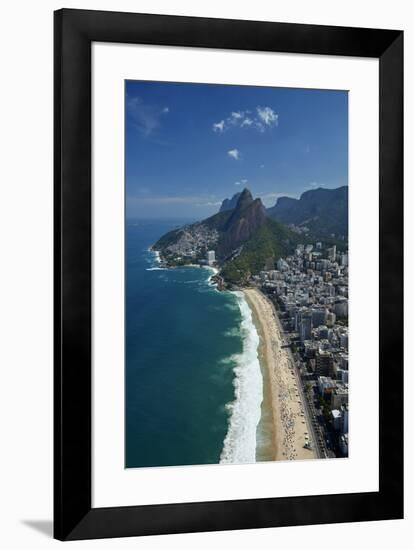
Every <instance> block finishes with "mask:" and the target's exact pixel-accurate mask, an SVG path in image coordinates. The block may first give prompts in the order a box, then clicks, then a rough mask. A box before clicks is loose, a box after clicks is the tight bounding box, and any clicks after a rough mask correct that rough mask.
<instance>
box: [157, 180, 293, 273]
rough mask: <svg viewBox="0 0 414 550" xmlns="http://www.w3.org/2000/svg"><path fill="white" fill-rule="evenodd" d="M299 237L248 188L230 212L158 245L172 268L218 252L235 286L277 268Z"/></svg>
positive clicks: (171, 234)
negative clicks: (271, 213)
mask: <svg viewBox="0 0 414 550" xmlns="http://www.w3.org/2000/svg"><path fill="white" fill-rule="evenodd" d="M297 242H298V236H297V235H296V234H295V233H294V232H292V231H290V230H289V229H288V228H287V227H285V226H283V225H282V224H280V223H278V222H276V221H274V220H272V219H270V218H269V217H268V216H267V213H266V208H265V207H264V206H263V203H262V201H261V200H260V199H259V198H258V199H253V197H252V194H251V193H250V191H249V190H248V189H244V190H243V192H242V193H240V194H239V196H238V197H237V199H236V201H235V206H234V208H232V209H229V210H221V211H220V212H218V213H217V214H215V215H214V216H211V217H210V218H207V219H205V220H203V221H201V222H197V223H194V224H191V225H186V226H184V227H181V228H179V229H175V230H173V231H170V232H169V233H167V234H166V235H164V236H163V237H161V239H159V240H158V241H157V242H156V243H155V244H154V245H153V247H152V248H153V249H154V250H158V251H159V252H160V253H161V256H162V258H163V259H164V261H165V262H166V263H167V264H168V265H180V264H182V263H188V262H189V261H194V260H198V259H200V258H204V257H205V254H206V251H207V250H215V252H216V257H217V260H218V262H219V263H220V265H221V266H222V274H223V275H224V277H225V279H226V280H227V281H229V282H232V283H240V282H244V281H245V280H246V279H247V278H248V277H249V276H250V275H251V274H252V273H257V271H259V270H261V269H263V267H265V265H269V266H271V267H273V265H274V262H275V261H276V260H277V259H278V258H279V257H281V256H282V255H285V254H288V253H289V252H291V251H292V250H293V247H294V246H295V244H297Z"/></svg>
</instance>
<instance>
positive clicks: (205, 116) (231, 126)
mask: <svg viewBox="0 0 414 550" xmlns="http://www.w3.org/2000/svg"><path fill="white" fill-rule="evenodd" d="M125 92H126V97H125V103H126V210H127V217H128V218H137V217H139V218H169V219H174V218H177V219H178V218H188V219H203V218H205V217H207V216H210V215H212V214H214V213H215V212H217V211H218V208H219V206H220V203H221V201H222V200H223V199H224V198H226V197H231V196H232V195H233V194H234V193H237V192H238V191H241V190H242V189H243V188H244V187H248V188H249V189H250V190H251V191H252V193H253V195H254V196H255V197H261V198H262V200H263V202H264V204H265V205H266V206H272V205H273V204H275V202H276V200H277V198H278V197H279V196H291V197H299V196H300V194H301V193H303V192H304V191H307V190H309V189H313V188H316V187H326V188H335V187H339V186H341V185H347V183H348V95H347V92H342V91H326V90H304V89H290V88H264V87H251V86H224V85H208V84H179V83H163V82H141V81H127V82H126V90H125Z"/></svg>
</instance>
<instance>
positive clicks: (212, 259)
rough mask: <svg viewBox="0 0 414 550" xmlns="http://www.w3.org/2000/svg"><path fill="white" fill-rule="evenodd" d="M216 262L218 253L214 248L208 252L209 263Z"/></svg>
mask: <svg viewBox="0 0 414 550" xmlns="http://www.w3.org/2000/svg"><path fill="white" fill-rule="evenodd" d="M215 262H216V253H215V252H214V250H209V251H208V252H207V263H208V265H213V264H214V263H215Z"/></svg>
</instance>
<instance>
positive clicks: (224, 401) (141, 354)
mask: <svg viewBox="0 0 414 550" xmlns="http://www.w3.org/2000/svg"><path fill="white" fill-rule="evenodd" d="M177 225H179V224H178V223H177V221H175V222H166V221H162V222H157V221H139V220H137V221H129V222H127V226H126V304H125V305H126V342H125V344H126V367H125V398H126V400H125V404H126V410H125V414H126V418H125V429H126V433H125V465H126V467H128V468H135V467H150V466H178V465H191V464H217V463H219V462H236V463H240V462H254V461H255V456H256V430H257V425H258V422H259V419H260V406H261V401H262V394H263V388H262V377H261V372H260V365H259V361H258V357H257V348H258V343H259V338H258V335H257V332H256V330H255V328H254V325H253V323H252V318H251V312H250V310H249V308H248V306H247V304H246V302H245V301H244V299H243V297H242V295H241V294H239V293H231V292H219V291H218V290H217V289H216V288H215V286H214V285H213V284H212V283H211V281H210V277H211V275H212V271H211V270H210V269H208V268H199V267H183V268H176V269H163V268H160V267H159V262H158V260H157V257H156V254H154V253H153V252H151V251H150V250H149V247H150V246H151V245H152V244H153V243H154V242H155V241H156V240H157V239H158V238H159V237H160V236H161V235H162V234H164V233H165V232H166V231H168V230H169V229H171V228H173V227H176V226H177Z"/></svg>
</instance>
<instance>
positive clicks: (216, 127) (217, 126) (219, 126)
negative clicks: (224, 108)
mask: <svg viewBox="0 0 414 550" xmlns="http://www.w3.org/2000/svg"><path fill="white" fill-rule="evenodd" d="M224 124H225V122H224V120H220V122H215V123H214V124H213V132H220V134H221V133H222V132H223V131H224Z"/></svg>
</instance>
